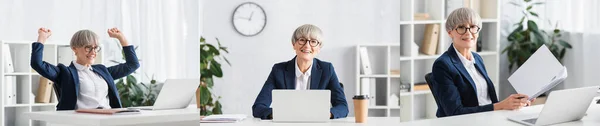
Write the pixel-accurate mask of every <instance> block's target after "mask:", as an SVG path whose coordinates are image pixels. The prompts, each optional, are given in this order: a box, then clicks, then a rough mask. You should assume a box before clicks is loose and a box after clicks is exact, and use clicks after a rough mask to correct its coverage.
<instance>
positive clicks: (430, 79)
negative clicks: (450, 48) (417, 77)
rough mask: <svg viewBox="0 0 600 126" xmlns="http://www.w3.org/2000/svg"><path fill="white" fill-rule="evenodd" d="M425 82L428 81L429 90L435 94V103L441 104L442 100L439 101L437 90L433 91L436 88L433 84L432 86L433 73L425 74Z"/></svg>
mask: <svg viewBox="0 0 600 126" xmlns="http://www.w3.org/2000/svg"><path fill="white" fill-rule="evenodd" d="M425 82H427V86H429V90H430V91H431V94H432V95H433V99H435V103H436V104H437V105H439V104H440V102H439V100H438V98H437V97H436V96H437V95H436V92H435V91H433V90H434V89H433V86H432V83H431V82H433V80H432V78H431V73H427V74H425Z"/></svg>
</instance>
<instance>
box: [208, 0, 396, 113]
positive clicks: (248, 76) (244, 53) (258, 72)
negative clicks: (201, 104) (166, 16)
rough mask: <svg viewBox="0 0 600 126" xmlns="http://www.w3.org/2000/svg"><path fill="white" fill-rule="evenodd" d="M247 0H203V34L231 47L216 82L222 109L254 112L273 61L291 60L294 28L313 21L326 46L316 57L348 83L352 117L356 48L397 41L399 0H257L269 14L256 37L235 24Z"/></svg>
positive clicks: (225, 111) (229, 111)
mask: <svg viewBox="0 0 600 126" xmlns="http://www.w3.org/2000/svg"><path fill="white" fill-rule="evenodd" d="M246 1H247V0H208V1H204V10H203V11H204V14H203V15H204V21H202V23H203V30H202V33H203V36H205V37H206V38H207V41H209V42H215V40H214V37H218V38H219V39H220V40H221V44H223V45H224V46H226V47H229V51H230V53H229V54H227V55H226V56H227V58H228V59H229V61H231V63H232V66H226V65H225V66H224V68H223V70H224V71H223V72H224V77H223V78H222V79H217V80H216V81H215V89H214V92H216V94H217V95H219V96H222V97H223V98H222V99H221V102H222V103H223V109H224V110H223V112H224V113H242V114H247V115H252V104H253V103H254V100H255V99H256V96H257V95H258V92H259V91H260V89H261V88H262V85H263V84H264V82H265V80H266V79H267V76H268V74H269V72H270V70H271V67H272V66H273V65H274V64H275V63H279V62H284V61H288V60H290V59H292V58H293V57H294V56H295V54H294V52H293V49H292V45H291V40H290V39H291V35H292V32H293V30H295V28H297V27H298V26H300V25H302V24H314V25H317V26H318V27H320V28H321V29H322V30H323V32H324V37H325V38H324V46H323V48H322V49H321V53H320V54H319V55H318V56H317V58H319V59H321V60H325V61H329V62H331V63H333V65H334V67H335V70H336V72H337V75H338V78H339V79H340V81H341V82H343V83H344V86H345V94H346V99H347V100H348V103H349V110H350V113H349V115H350V116H351V115H354V112H353V109H352V108H353V105H352V101H351V96H352V95H353V94H354V89H355V88H354V87H355V84H356V82H355V81H354V80H355V78H354V77H355V73H354V72H355V71H356V69H355V56H354V54H355V52H354V50H355V46H356V45H357V44H368V43H398V42H399V38H398V36H399V31H400V30H399V26H398V24H397V23H398V22H399V19H400V17H399V15H400V13H399V12H400V11H399V8H398V5H399V2H398V1H397V0H377V1H372V0H253V1H254V2H256V3H258V4H259V5H261V6H262V7H263V8H264V9H265V11H266V13H267V25H266V28H265V30H264V31H263V32H262V33H260V34H259V35H257V36H254V37H244V36H242V35H239V34H238V33H237V32H235V30H234V29H233V26H232V25H231V14H232V12H233V10H234V9H235V7H236V6H237V5H239V4H241V3H243V2H246Z"/></svg>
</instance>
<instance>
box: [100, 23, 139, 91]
mask: <svg viewBox="0 0 600 126" xmlns="http://www.w3.org/2000/svg"><path fill="white" fill-rule="evenodd" d="M108 36H110V37H111V38H116V39H118V40H119V42H120V43H121V46H123V54H124V56H125V63H121V64H118V65H115V66H111V67H108V68H107V69H108V72H109V73H110V75H111V76H112V77H113V79H118V78H121V77H125V76H127V75H129V74H131V73H133V72H134V71H135V70H136V69H137V68H139V67H140V63H139V62H138V58H137V56H136V54H135V48H134V47H133V46H130V45H129V43H128V42H127V39H125V36H124V35H123V33H122V32H121V31H120V30H119V29H117V28H111V29H108Z"/></svg>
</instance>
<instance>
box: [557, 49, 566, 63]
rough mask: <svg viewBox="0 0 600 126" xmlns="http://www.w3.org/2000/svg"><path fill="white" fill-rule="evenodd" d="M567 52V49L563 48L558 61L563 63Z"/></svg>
mask: <svg viewBox="0 0 600 126" xmlns="http://www.w3.org/2000/svg"><path fill="white" fill-rule="evenodd" d="M566 51H567V48H562V49H561V50H560V55H559V56H558V60H559V61H562V59H563V58H564V57H565V52H566Z"/></svg>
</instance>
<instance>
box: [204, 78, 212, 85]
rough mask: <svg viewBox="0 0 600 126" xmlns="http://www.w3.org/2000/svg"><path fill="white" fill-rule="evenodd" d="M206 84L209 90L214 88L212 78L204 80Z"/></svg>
mask: <svg viewBox="0 0 600 126" xmlns="http://www.w3.org/2000/svg"><path fill="white" fill-rule="evenodd" d="M204 83H205V84H206V86H208V88H212V87H213V86H214V82H213V78H212V77H207V78H204Z"/></svg>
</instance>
